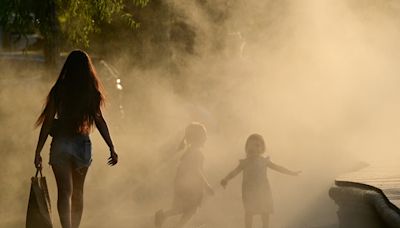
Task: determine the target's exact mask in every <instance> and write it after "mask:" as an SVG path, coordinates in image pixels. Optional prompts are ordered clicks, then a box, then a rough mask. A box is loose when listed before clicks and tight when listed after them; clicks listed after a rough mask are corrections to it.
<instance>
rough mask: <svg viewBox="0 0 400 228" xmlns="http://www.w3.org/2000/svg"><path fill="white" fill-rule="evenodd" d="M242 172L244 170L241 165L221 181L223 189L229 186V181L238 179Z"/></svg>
mask: <svg viewBox="0 0 400 228" xmlns="http://www.w3.org/2000/svg"><path fill="white" fill-rule="evenodd" d="M242 170H243V167H242V166H241V165H240V164H239V165H238V166H237V167H236V168H235V169H234V170H232V171H231V172H230V173H229V174H228V175H227V176H226V177H225V178H224V179H222V180H221V185H222V187H224V188H226V185H228V182H229V180H231V179H232V178H234V177H236V176H237V175H238V174H239V173H240V172H241V171H242Z"/></svg>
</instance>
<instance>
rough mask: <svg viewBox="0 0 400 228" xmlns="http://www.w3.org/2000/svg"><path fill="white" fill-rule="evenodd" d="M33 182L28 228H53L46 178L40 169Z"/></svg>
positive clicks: (27, 215) (27, 219) (27, 214)
mask: <svg viewBox="0 0 400 228" xmlns="http://www.w3.org/2000/svg"><path fill="white" fill-rule="evenodd" d="M39 174H40V175H39ZM31 180H32V184H31V193H30V195H29V203H28V211H27V213H26V228H52V227H53V224H52V222H51V207H50V197H49V191H48V190H47V182H46V177H44V176H42V170H41V169H38V170H37V171H36V175H35V176H34V177H32V179H31Z"/></svg>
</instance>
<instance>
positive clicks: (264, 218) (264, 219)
mask: <svg viewBox="0 0 400 228" xmlns="http://www.w3.org/2000/svg"><path fill="white" fill-rule="evenodd" d="M261 219H262V223H263V228H268V227H269V214H268V213H264V214H262V215H261Z"/></svg>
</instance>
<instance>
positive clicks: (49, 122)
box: [34, 99, 56, 169]
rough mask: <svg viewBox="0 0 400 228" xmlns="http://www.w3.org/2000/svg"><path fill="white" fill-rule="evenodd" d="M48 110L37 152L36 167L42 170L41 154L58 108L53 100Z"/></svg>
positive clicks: (41, 129)
mask: <svg viewBox="0 0 400 228" xmlns="http://www.w3.org/2000/svg"><path fill="white" fill-rule="evenodd" d="M46 109H47V110H45V111H46V116H45V118H44V120H43V124H42V127H41V128H40V133H39V139H38V142H37V145H36V151H35V160H34V164H35V167H36V168H38V169H40V168H42V157H41V156H40V152H41V151H42V149H43V147H44V144H45V143H46V140H47V137H48V136H49V133H50V130H51V127H52V124H53V121H54V116H55V115H56V108H55V103H54V100H53V99H51V100H50V102H49V103H48V104H47V107H46Z"/></svg>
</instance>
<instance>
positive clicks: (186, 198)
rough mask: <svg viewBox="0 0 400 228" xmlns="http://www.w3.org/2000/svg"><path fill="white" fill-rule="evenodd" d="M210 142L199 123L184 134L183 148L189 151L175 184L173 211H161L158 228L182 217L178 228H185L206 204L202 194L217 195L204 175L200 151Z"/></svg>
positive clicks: (187, 129)
mask: <svg viewBox="0 0 400 228" xmlns="http://www.w3.org/2000/svg"><path fill="white" fill-rule="evenodd" d="M206 139H207V132H206V128H205V127H204V125H203V124H200V123H191V124H190V125H189V126H188V127H187V128H186V131H185V137H184V139H183V147H186V150H185V153H184V154H183V156H182V158H181V161H180V163H179V165H178V170H177V173H176V177H175V181H174V201H173V205H172V208H171V209H169V210H166V211H163V210H159V211H157V212H156V214H155V225H156V227H157V228H158V227H162V225H163V223H164V221H165V219H167V218H168V217H171V216H174V215H181V216H182V217H181V219H180V222H179V224H178V225H177V226H176V227H179V228H182V227H184V226H185V225H186V223H187V222H188V221H189V220H190V219H191V218H192V216H193V215H194V214H195V213H196V211H197V209H198V207H199V206H200V205H201V202H202V200H203V193H204V192H205V191H206V192H207V193H209V194H211V195H212V194H214V192H213V189H212V187H211V185H210V184H209V183H208V181H207V178H206V177H205V176H204V172H203V162H204V155H203V153H202V151H201V148H202V147H203V145H204V143H205V142H206Z"/></svg>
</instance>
